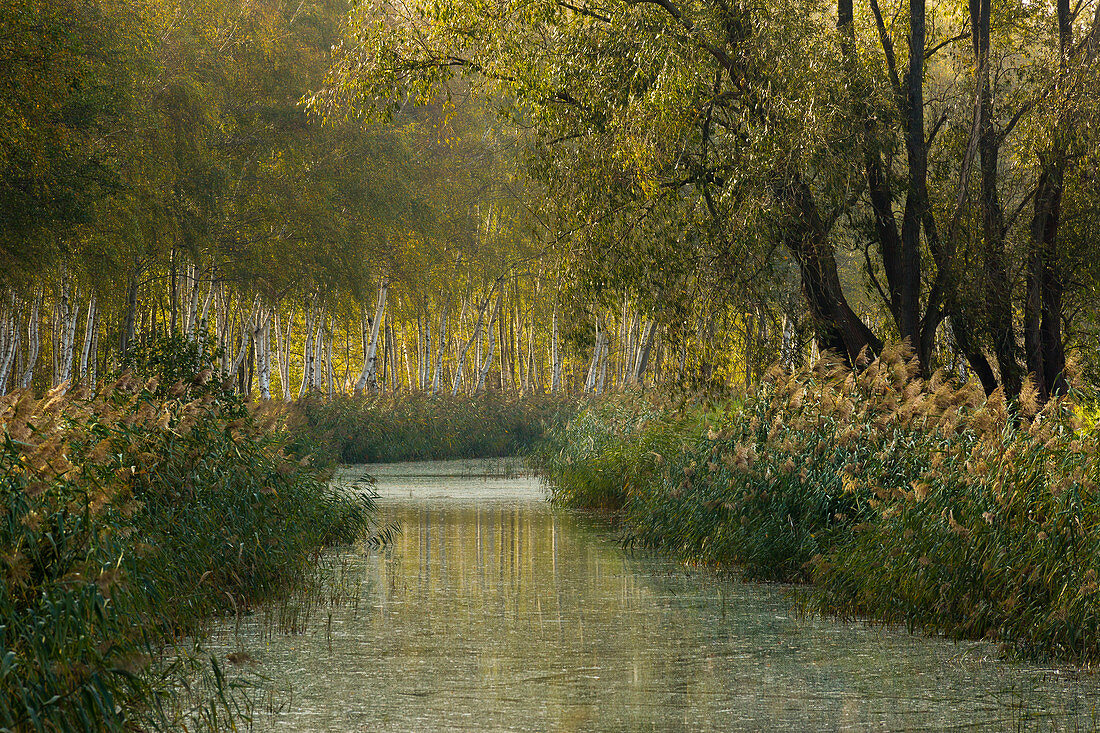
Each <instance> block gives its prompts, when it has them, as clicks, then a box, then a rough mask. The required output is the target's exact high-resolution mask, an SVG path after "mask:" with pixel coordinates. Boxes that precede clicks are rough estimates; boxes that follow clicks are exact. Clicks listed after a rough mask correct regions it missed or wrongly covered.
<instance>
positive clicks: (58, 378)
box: [54, 265, 80, 387]
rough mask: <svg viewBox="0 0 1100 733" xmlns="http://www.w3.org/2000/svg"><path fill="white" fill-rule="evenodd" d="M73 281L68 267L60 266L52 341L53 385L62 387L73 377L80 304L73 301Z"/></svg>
mask: <svg viewBox="0 0 1100 733" xmlns="http://www.w3.org/2000/svg"><path fill="white" fill-rule="evenodd" d="M72 290H73V281H72V275H71V274H70V273H69V268H68V267H66V266H64V265H62V267H61V291H60V293H59V296H58V300H57V325H58V336H59V339H58V341H55V342H54V351H55V353H56V354H57V371H56V373H55V375H54V386H55V387H64V386H65V385H68V384H69V382H71V381H72V378H73V355H74V351H75V347H76V322H77V319H78V317H79V314H80V306H79V305H78V304H76V303H74V302H73V300H74V298H73V292H72Z"/></svg>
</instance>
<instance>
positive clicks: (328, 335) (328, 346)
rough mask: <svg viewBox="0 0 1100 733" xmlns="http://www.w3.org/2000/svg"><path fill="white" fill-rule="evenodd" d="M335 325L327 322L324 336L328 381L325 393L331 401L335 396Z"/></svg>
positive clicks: (326, 376) (326, 377)
mask: <svg viewBox="0 0 1100 733" xmlns="http://www.w3.org/2000/svg"><path fill="white" fill-rule="evenodd" d="M334 325H335V324H333V323H331V322H326V324H325V335H324V338H325V379H326V389H325V392H326V393H327V394H328V398H329V399H330V400H331V399H332V398H333V396H334V389H333V381H334V380H333V377H332V338H333V330H334Z"/></svg>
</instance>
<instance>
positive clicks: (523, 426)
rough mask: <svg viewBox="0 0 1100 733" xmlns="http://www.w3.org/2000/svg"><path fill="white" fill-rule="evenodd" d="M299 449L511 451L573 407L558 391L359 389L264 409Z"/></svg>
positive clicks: (386, 457)
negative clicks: (276, 418)
mask: <svg viewBox="0 0 1100 733" xmlns="http://www.w3.org/2000/svg"><path fill="white" fill-rule="evenodd" d="M269 409H271V410H274V411H276V412H278V413H281V414H282V415H283V417H282V418H281V419H283V420H285V421H286V424H287V426H288V428H289V430H290V432H291V434H292V435H294V436H295V438H294V439H295V441H296V444H297V445H298V447H299V449H300V450H302V451H306V452H314V453H316V454H317V455H318V456H325V457H327V458H328V459H329V460H330V461H337V462H340V463H388V462H394V461H413V460H432V459H443V458H499V457H502V456H512V455H518V454H520V453H523V452H525V451H527V450H528V449H529V448H530V447H531V446H532V445H534V444H535V443H536V442H537V441H538V440H540V439H541V438H542V436H543V434H544V432H545V431H546V430H547V428H548V427H550V426H551V425H554V424H557V423H559V422H563V421H564V420H565V419H567V418H568V416H569V415H571V414H573V413H574V412H575V411H576V409H577V402H576V398H571V397H566V396H561V395H541V394H529V395H509V394H500V393H496V392H488V393H485V394H481V395H476V396H465V395H460V396H457V397H452V396H450V395H426V394H421V393H405V394H399V395H396V396H395V395H366V396H362V397H350V396H345V397H336V398H334V399H331V400H328V401H321V400H301V401H299V402H296V403H293V404H292V405H289V406H273V407H271V408H269Z"/></svg>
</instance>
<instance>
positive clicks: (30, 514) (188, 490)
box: [0, 371, 371, 731]
mask: <svg viewBox="0 0 1100 733" xmlns="http://www.w3.org/2000/svg"><path fill="white" fill-rule="evenodd" d="M209 378H210V373H209V371H207V372H205V373H203V374H200V375H198V377H197V378H196V380H195V382H194V383H190V382H183V381H180V382H177V383H174V384H171V385H168V386H167V388H164V387H163V386H162V385H159V384H158V383H157V381H156V380H155V379H153V380H149V381H144V380H137V379H134V378H132V377H129V376H124V377H122V378H121V379H119V380H118V381H117V382H115V383H113V384H111V385H107V386H105V387H103V388H101V390H100V391H99V393H98V394H97V395H96V396H94V397H92V396H90V395H88V394H86V393H82V392H75V393H70V394H67V395H62V394H61V393H60V392H57V393H53V394H51V395H48V396H47V397H45V398H43V399H35V397H34V396H33V395H32V394H31V393H29V392H26V391H24V392H16V393H13V394H10V395H8V396H6V397H3V398H0V553H2V556H0V572H2V573H3V582H2V583H0V728H4V729H10V730H40V731H44V730H65V731H68V730H87V731H92V730H123V729H132V728H134V727H143V728H160V729H166V730H169V729H179V726H180V725H181V724H182V722H181V721H180V720H178V719H176V718H175V717H174V713H173V712H171V711H173V710H176V709H177V707H175V706H173V704H172V701H171V699H170V697H171V695H172V694H173V693H172V691H173V690H179V689H180V688H181V685H182V683H183V682H186V680H184V679H183V678H181V677H178V676H177V677H171V676H170V677H167V678H166V677H165V675H166V674H167V675H180V674H183V672H182V671H181V670H182V668H181V667H179V666H172V665H164V664H160V663H158V661H157V660H158V655H159V653H160V650H161V649H162V648H163V645H164V644H165V643H167V642H169V641H171V640H173V639H179V638H181V637H182V636H184V635H187V634H191V633H194V632H195V631H197V630H198V629H200V627H201V624H202V623H203V621H204V620H205V619H207V618H209V617H210V616H211V615H214V614H218V613H223V612H228V611H231V610H234V609H236V610H238V611H239V610H240V609H244V608H247V607H248V606H249V605H250V604H253V603H256V602H258V601H260V600H263V599H268V598H272V597H276V596H279V595H280V594H284V593H287V592H288V591H290V590H291V589H293V588H294V587H296V586H297V585H299V584H300V583H301V582H303V579H304V578H305V577H306V576H307V575H308V570H309V564H310V558H311V556H313V554H314V553H315V552H316V551H317V550H318V549H319V548H320V547H322V546H324V545H326V544H330V543H340V542H349V541H352V540H354V539H356V538H358V537H360V536H362V535H363V534H364V532H365V531H367V530H368V527H369V522H370V508H371V507H370V501H369V499H366V498H363V497H360V496H353V495H345V494H339V493H335V492H333V491H332V490H330V489H329V488H328V487H327V486H326V485H325V484H324V482H323V481H322V480H321V477H320V476H318V474H317V473H316V471H315V470H314V469H313V468H312V467H311V466H310V465H309V459H308V458H307V459H301V458H298V457H296V456H291V455H288V453H287V452H286V451H285V450H284V447H285V444H284V442H283V438H282V437H280V436H279V434H278V433H277V431H273V429H272V426H271V425H270V424H264V423H262V422H259V421H257V420H256V419H254V418H253V417H252V416H251V415H249V413H248V411H247V410H246V409H245V408H244V406H243V405H242V404H241V403H240V402H239V401H236V400H232V399H228V398H226V397H225V396H224V395H220V396H219V394H217V393H213V392H209V391H206V390H201V389H196V390H195V391H196V392H199V393H200V394H199V395H198V396H193V395H192V394H191V391H192V387H200V386H202V385H201V382H203V381H205V380H208V379H209ZM214 670H215V671H217V667H216V665H215V667H214ZM221 693H222V694H224V690H222V691H221ZM212 704H213V703H212ZM219 709H220V708H218V706H217V705H214V706H213V707H212V708H211V710H212V711H214V712H216V711H217V710H219ZM212 714H213V715H214V718H210V715H212ZM204 715H205V719H216V720H218V721H219V722H218V723H217V725H225V724H227V723H226V721H225V718H224V715H223V714H221V713H218V714H214V713H211V712H210V711H208V712H207V713H204ZM198 719H199V720H201V719H204V718H203V716H199V718H198ZM194 723H195V721H194V720H193V721H192V722H191V723H190V724H189V725H193V724H194Z"/></svg>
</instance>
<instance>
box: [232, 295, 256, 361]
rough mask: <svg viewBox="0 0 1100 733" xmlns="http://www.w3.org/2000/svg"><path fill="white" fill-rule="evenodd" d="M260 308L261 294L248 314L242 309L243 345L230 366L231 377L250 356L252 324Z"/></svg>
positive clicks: (253, 301) (254, 299) (253, 302)
mask: <svg viewBox="0 0 1100 733" xmlns="http://www.w3.org/2000/svg"><path fill="white" fill-rule="evenodd" d="M259 309H260V296H258V295H257V296H256V297H255V298H253V300H252V308H251V309H250V310H249V311H248V315H247V316H245V315H244V311H243V310H242V311H241V346H240V348H239V349H237V356H236V357H234V359H233V363H232V364H231V365H230V367H229V377H230V378H231V379H232V378H233V377H234V376H236V374H237V372H238V370H240V368H241V365H242V364H244V360H245V358H246V357H247V356H248V347H249V346H250V345H251V336H252V324H253V323H255V321H256V314H257V313H258V312H259Z"/></svg>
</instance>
